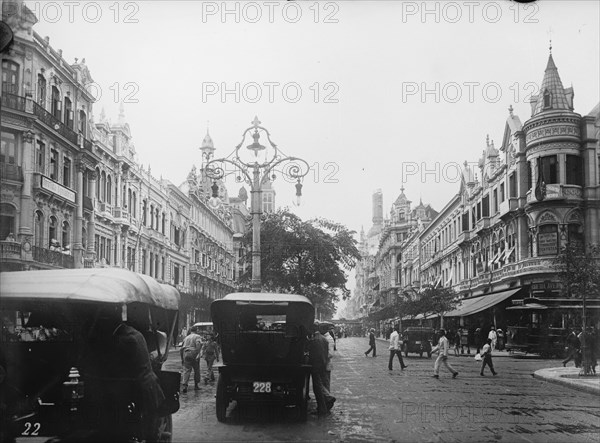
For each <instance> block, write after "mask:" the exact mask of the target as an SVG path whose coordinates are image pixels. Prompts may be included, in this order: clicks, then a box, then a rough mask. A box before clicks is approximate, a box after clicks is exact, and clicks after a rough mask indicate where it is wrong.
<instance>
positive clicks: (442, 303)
mask: <svg viewBox="0 0 600 443" xmlns="http://www.w3.org/2000/svg"><path fill="white" fill-rule="evenodd" d="M457 305H458V300H457V299H456V293H455V292H454V290H453V289H452V288H434V287H432V286H427V287H426V288H425V289H424V290H423V291H422V292H421V293H420V294H419V296H418V297H415V298H410V297H406V298H404V299H402V300H400V301H399V302H398V305H397V311H398V314H399V315H401V316H403V317H404V316H409V317H411V318H415V317H416V316H417V315H419V314H422V315H423V316H424V317H425V316H430V315H443V314H444V313H446V312H449V311H451V310H453V309H455V308H456V306H457Z"/></svg>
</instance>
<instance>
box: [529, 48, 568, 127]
mask: <svg viewBox="0 0 600 443" xmlns="http://www.w3.org/2000/svg"><path fill="white" fill-rule="evenodd" d="M546 97H548V98H546ZM560 109H563V110H566V111H570V110H571V106H570V105H569V101H568V100H567V95H566V94H565V88H564V87H563V85H562V82H561V80H560V76H559V75H558V69H557V68H556V65H555V64H554V59H553V58H552V53H550V56H549V57H548V64H547V65H546V71H545V72H544V79H543V80H542V85H541V87H540V92H539V94H538V95H537V97H536V103H535V107H534V108H533V115H537V114H539V113H541V112H542V111H548V110H560Z"/></svg>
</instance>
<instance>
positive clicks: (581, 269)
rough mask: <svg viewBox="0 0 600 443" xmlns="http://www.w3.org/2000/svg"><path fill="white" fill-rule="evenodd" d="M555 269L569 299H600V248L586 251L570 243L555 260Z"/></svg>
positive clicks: (590, 248)
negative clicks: (584, 297) (585, 297)
mask: <svg viewBox="0 0 600 443" xmlns="http://www.w3.org/2000/svg"><path fill="white" fill-rule="evenodd" d="M554 268H555V270H556V271H557V272H558V277H559V279H560V281H561V283H562V285H563V289H564V290H565V291H566V292H567V295H568V296H569V297H574V298H583V296H584V295H586V296H587V297H596V298H597V297H600V246H598V245H592V246H589V247H588V248H587V250H586V249H584V248H583V247H582V246H581V245H579V244H577V243H568V244H567V245H566V246H565V247H563V248H562V249H561V251H560V253H559V254H558V256H557V257H556V259H555V260H554Z"/></svg>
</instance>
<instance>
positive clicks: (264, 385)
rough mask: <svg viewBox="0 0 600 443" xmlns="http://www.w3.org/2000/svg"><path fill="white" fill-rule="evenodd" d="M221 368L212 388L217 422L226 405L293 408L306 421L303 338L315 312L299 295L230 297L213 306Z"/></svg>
mask: <svg viewBox="0 0 600 443" xmlns="http://www.w3.org/2000/svg"><path fill="white" fill-rule="evenodd" d="M210 310H211V315H212V320H213V324H214V327H215V331H216V332H217V334H218V341H219V344H220V346H221V354H222V358H223V364H222V365H221V366H220V367H219V380H218V382H217V399H216V412H217V419H218V420H219V421H221V422H223V421H225V420H226V415H227V408H228V406H229V403H230V402H231V401H233V400H235V401H236V402H237V403H238V404H240V403H242V404H244V403H246V404H256V405H280V406H292V405H293V406H295V409H296V412H297V417H298V419H300V420H301V421H304V420H306V418H307V406H308V386H309V376H310V365H309V364H308V359H307V344H308V336H309V334H310V330H311V327H312V325H313V322H314V308H313V305H312V303H311V302H310V300H308V299H307V298H306V297H303V296H301V295H294V294H272V293H233V294H229V295H227V296H225V297H224V298H222V299H220V300H215V301H213V302H212V304H211V307H210Z"/></svg>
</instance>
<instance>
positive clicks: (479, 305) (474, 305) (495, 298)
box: [444, 288, 521, 317]
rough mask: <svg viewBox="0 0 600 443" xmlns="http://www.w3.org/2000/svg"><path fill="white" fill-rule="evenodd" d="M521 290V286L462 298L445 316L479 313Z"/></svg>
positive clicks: (464, 315)
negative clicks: (465, 298)
mask: <svg viewBox="0 0 600 443" xmlns="http://www.w3.org/2000/svg"><path fill="white" fill-rule="evenodd" d="M520 290H521V288H518V289H511V290H509V291H504V292H496V293H495V294H488V295H484V296H482V297H477V298H470V299H467V300H462V302H461V303H460V304H459V305H458V307H457V308H456V309H454V310H453V311H450V312H446V313H445V314H444V317H466V316H467V315H472V314H477V313H478V312H481V311H485V310H486V309H488V308H491V307H492V306H495V305H497V304H498V303H500V302H502V301H504V300H506V299H507V298H509V297H510V296H512V295H514V294H516V293H517V292H518V291H520Z"/></svg>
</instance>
